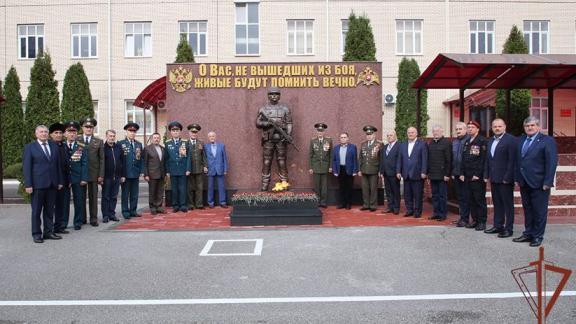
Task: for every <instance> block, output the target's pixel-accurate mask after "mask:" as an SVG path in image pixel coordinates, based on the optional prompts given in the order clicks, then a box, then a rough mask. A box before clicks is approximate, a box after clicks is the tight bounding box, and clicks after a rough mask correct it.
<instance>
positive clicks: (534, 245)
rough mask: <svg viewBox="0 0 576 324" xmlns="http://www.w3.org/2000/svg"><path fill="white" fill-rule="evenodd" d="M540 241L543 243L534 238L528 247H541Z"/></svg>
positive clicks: (539, 239)
mask: <svg viewBox="0 0 576 324" xmlns="http://www.w3.org/2000/svg"><path fill="white" fill-rule="evenodd" d="M542 241H543V239H541V238H535V239H533V240H532V242H530V246H532V247H536V246H540V245H542Z"/></svg>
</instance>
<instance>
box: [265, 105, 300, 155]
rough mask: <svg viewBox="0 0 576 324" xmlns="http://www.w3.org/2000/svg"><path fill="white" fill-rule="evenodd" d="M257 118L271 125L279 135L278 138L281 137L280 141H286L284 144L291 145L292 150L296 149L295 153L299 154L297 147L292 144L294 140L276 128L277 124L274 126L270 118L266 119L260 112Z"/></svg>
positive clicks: (280, 128)
mask: <svg viewBox="0 0 576 324" xmlns="http://www.w3.org/2000/svg"><path fill="white" fill-rule="evenodd" d="M259 117H262V120H263V121H265V122H268V123H269V124H271V125H272V127H274V130H275V131H276V132H277V133H278V134H280V136H281V137H282V139H283V140H284V141H286V143H288V144H290V145H292V146H293V147H294V149H296V151H298V152H300V150H299V149H298V147H297V146H296V144H294V139H293V138H292V136H290V135H289V134H288V133H286V131H285V130H284V129H283V128H282V127H280V126H278V124H276V123H275V122H274V121H273V120H270V118H268V116H266V115H265V114H263V113H262V112H260V113H259Z"/></svg>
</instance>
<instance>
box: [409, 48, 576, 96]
mask: <svg viewBox="0 0 576 324" xmlns="http://www.w3.org/2000/svg"><path fill="white" fill-rule="evenodd" d="M412 87H413V88H423V89H485V88H491V89H547V88H556V89H576V55H569V54H566V55H564V54H562V55H560V54H549V55H529V54H438V56H437V57H436V58H435V59H434V61H432V63H431V64H430V65H429V66H428V68H427V69H426V70H425V71H424V73H422V75H421V76H420V77H419V78H418V80H416V82H414V84H413V85H412Z"/></svg>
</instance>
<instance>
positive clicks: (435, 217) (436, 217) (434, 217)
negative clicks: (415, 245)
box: [428, 216, 440, 220]
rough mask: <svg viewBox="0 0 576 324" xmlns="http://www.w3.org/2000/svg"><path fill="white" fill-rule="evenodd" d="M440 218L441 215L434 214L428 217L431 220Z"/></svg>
mask: <svg viewBox="0 0 576 324" xmlns="http://www.w3.org/2000/svg"><path fill="white" fill-rule="evenodd" d="M438 218H440V216H432V217H428V219H429V220H435V219H438Z"/></svg>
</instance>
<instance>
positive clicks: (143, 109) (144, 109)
mask: <svg viewBox="0 0 576 324" xmlns="http://www.w3.org/2000/svg"><path fill="white" fill-rule="evenodd" d="M142 111H143V112H144V141H143V142H142V143H144V146H146V105H144V108H142Z"/></svg>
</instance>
